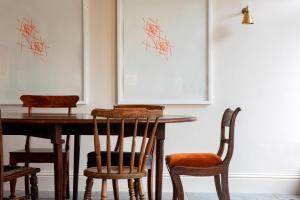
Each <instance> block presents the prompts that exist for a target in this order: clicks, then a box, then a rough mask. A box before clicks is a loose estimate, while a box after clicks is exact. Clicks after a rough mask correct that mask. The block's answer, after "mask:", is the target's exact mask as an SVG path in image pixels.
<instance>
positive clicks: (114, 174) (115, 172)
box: [83, 166, 146, 179]
mask: <svg viewBox="0 0 300 200" xmlns="http://www.w3.org/2000/svg"><path fill="white" fill-rule="evenodd" d="M129 170H130V167H126V166H123V172H122V173H119V169H118V166H111V172H110V173H107V168H106V166H103V167H102V173H98V171H97V167H90V168H87V169H85V170H84V172H83V174H84V175H85V176H87V177H91V178H96V179H98V178H99V179H138V178H142V177H145V176H146V171H143V172H137V168H136V167H135V168H134V169H133V172H132V173H129Z"/></svg>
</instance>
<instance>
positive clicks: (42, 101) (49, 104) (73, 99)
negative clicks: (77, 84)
mask: <svg viewBox="0 0 300 200" xmlns="http://www.w3.org/2000/svg"><path fill="white" fill-rule="evenodd" d="M20 99H21V101H22V103H23V105H22V106H23V107H27V108H28V114H29V115H31V114H32V108H67V109H68V115H71V109H72V108H74V107H76V104H77V102H78V100H79V97H78V96H76V95H65V96H63V95H61V96H44V95H22V96H21V97H20ZM69 139H70V137H69V136H67V141H66V146H65V149H66V151H67V150H69ZM30 140H31V137H30V136H27V137H26V143H25V150H29V149H30V146H31V141H30Z"/></svg>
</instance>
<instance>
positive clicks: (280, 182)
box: [5, 172, 300, 194]
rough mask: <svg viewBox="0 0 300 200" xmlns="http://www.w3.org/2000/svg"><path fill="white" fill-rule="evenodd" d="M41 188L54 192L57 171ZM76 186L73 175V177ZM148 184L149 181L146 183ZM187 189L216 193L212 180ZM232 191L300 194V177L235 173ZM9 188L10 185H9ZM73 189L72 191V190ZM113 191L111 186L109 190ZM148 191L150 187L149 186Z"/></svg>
mask: <svg viewBox="0 0 300 200" xmlns="http://www.w3.org/2000/svg"><path fill="white" fill-rule="evenodd" d="M85 180H86V178H85V177H84V176H83V175H82V174H80V175H79V186H78V188H79V191H84V188H85ZM38 181H39V189H40V190H41V191H53V189H54V185H53V182H54V178H53V172H41V173H39V175H38ZM70 181H71V185H72V176H71V180H70ZM144 181H145V180H144ZM94 182H95V183H94V187H93V189H94V190H95V191H98V190H99V188H100V181H97V180H95V181H94ZM182 182H183V187H184V190H185V191H186V192H215V187H214V181H213V178H212V177H191V176H189V177H187V176H183V177H182ZM229 186H230V192H232V193H277V194H300V174H251V173H232V174H230V175H229ZM5 187H6V188H5V189H8V184H7V185H6V186H5ZM22 188H23V181H22V180H19V181H18V184H17V189H18V190H22ZM119 188H120V191H126V190H127V182H126V181H120V183H119ZM71 189H72V188H71ZM108 189H109V190H111V184H109V187H108ZM145 189H146V184H145ZM163 191H164V192H172V183H171V180H170V176H169V174H168V173H165V174H164V181H163Z"/></svg>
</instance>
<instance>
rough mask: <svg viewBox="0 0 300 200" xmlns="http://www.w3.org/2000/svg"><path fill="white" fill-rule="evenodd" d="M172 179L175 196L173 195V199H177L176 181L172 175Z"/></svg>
mask: <svg viewBox="0 0 300 200" xmlns="http://www.w3.org/2000/svg"><path fill="white" fill-rule="evenodd" d="M171 180H172V188H173V197H172V200H177V198H178V194H177V191H176V186H175V183H174V181H173V178H172V176H171Z"/></svg>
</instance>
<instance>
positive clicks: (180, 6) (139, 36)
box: [117, 0, 212, 105]
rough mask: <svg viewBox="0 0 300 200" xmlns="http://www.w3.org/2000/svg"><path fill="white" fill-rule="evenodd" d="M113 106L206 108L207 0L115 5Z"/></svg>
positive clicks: (132, 0) (126, 0)
mask: <svg viewBox="0 0 300 200" xmlns="http://www.w3.org/2000/svg"><path fill="white" fill-rule="evenodd" d="M117 13H118V17H117V30H118V34H117V38H118V66H117V81H118V83H117V93H118V94H117V102H118V103H119V104H207V105H208V104H211V103H212V77H211V71H212V69H211V59H210V57H211V43H212V42H211V17H210V15H211V3H210V1H209V0H187V1H181V0H164V1H161V0H144V1H140V0H118V2H117Z"/></svg>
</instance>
